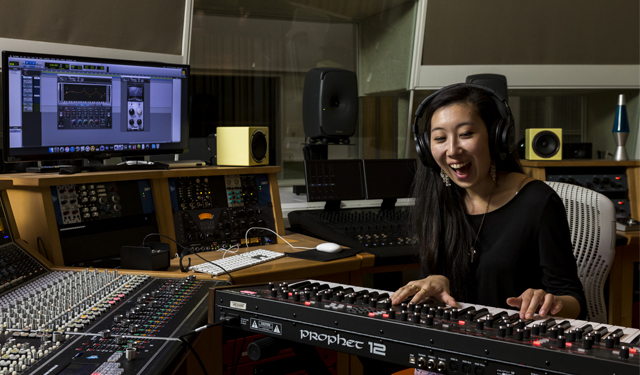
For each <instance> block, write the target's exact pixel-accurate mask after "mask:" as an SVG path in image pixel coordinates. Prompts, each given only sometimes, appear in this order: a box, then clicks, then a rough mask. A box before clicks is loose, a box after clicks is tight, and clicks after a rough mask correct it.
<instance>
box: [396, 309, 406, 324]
mask: <svg viewBox="0 0 640 375" xmlns="http://www.w3.org/2000/svg"><path fill="white" fill-rule="evenodd" d="M396 317H397V319H398V320H399V321H401V322H406V321H407V311H406V310H402V311H401V312H400V314H397V315H396Z"/></svg>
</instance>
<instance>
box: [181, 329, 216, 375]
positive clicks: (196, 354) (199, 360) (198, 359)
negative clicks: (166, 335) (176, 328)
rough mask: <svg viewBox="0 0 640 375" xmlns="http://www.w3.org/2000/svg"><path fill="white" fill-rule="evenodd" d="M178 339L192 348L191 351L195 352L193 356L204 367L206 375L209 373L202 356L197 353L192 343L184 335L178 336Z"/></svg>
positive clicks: (203, 370)
mask: <svg viewBox="0 0 640 375" xmlns="http://www.w3.org/2000/svg"><path fill="white" fill-rule="evenodd" d="M178 339H179V340H180V341H182V342H183V343H184V344H185V345H186V346H187V348H189V350H191V353H193V356H194V357H196V360H197V361H198V363H199V364H200V368H201V369H202V372H203V373H204V375H209V373H208V372H207V369H206V368H205V367H204V363H202V360H201V359H200V356H199V355H198V353H196V350H195V349H194V348H193V346H191V344H189V342H188V341H187V340H185V339H184V338H183V337H182V336H180V337H178Z"/></svg>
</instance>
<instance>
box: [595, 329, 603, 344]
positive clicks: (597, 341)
mask: <svg viewBox="0 0 640 375" xmlns="http://www.w3.org/2000/svg"><path fill="white" fill-rule="evenodd" d="M600 339H602V333H600V332H595V333H594V334H593V342H594V343H596V344H598V343H599V342H600Z"/></svg>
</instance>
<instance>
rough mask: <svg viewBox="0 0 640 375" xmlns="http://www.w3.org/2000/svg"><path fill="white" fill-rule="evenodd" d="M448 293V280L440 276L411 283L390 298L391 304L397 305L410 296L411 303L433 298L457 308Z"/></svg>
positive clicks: (432, 276)
mask: <svg viewBox="0 0 640 375" xmlns="http://www.w3.org/2000/svg"><path fill="white" fill-rule="evenodd" d="M449 293H450V290H449V279H447V278H446V277H445V276H441V275H431V276H429V277H427V278H426V279H422V280H415V281H411V282H410V283H408V284H407V285H405V286H403V287H402V288H400V289H398V290H396V292H395V293H393V295H392V296H391V303H392V304H394V305H397V304H399V303H401V302H402V301H404V300H405V299H407V298H409V297H411V296H413V298H412V299H411V302H413V303H418V302H420V301H422V300H424V299H426V298H427V297H433V298H435V299H437V300H438V301H442V302H444V303H446V304H447V305H449V306H454V307H457V306H458V304H457V303H456V300H455V299H454V298H453V297H451V295H450V294H449Z"/></svg>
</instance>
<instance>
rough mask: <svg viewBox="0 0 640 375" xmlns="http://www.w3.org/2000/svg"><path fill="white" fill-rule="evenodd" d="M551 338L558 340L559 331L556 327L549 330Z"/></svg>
mask: <svg viewBox="0 0 640 375" xmlns="http://www.w3.org/2000/svg"><path fill="white" fill-rule="evenodd" d="M549 337H551V338H552V339H557V338H558V329H557V328H556V327H551V328H549Z"/></svg>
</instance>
